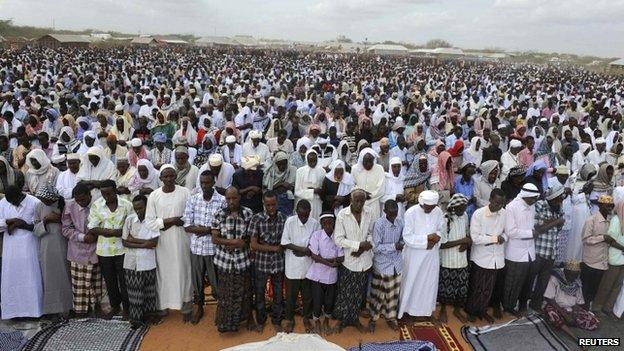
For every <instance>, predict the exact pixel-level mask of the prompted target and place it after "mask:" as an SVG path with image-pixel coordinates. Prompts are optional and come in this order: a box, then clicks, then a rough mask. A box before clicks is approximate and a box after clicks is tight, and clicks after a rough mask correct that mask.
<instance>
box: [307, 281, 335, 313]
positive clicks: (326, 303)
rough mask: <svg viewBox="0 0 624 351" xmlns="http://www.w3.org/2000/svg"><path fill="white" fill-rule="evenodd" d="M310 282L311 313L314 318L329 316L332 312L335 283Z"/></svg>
mask: <svg viewBox="0 0 624 351" xmlns="http://www.w3.org/2000/svg"><path fill="white" fill-rule="evenodd" d="M311 283H312V311H313V312H312V314H313V317H314V319H319V318H321V316H323V315H325V317H330V316H331V315H332V314H333V313H334V302H335V301H336V284H323V283H319V282H314V281H313V282H311Z"/></svg>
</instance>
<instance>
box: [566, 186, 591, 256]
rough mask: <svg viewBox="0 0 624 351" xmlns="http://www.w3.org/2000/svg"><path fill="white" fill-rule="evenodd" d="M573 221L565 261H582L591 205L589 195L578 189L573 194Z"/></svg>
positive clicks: (571, 199)
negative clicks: (584, 230) (584, 236)
mask: <svg viewBox="0 0 624 351" xmlns="http://www.w3.org/2000/svg"><path fill="white" fill-rule="evenodd" d="M570 201H571V203H572V215H571V219H572V223H571V225H570V233H569V236H568V243H567V245H566V253H565V261H566V262H567V261H571V260H573V261H576V262H582V260H583V226H584V225H585V221H586V220H587V218H589V216H590V215H591V205H590V203H589V199H588V197H587V196H586V195H585V194H584V193H582V192H578V191H577V190H575V191H574V193H573V194H572V195H571V198H570Z"/></svg>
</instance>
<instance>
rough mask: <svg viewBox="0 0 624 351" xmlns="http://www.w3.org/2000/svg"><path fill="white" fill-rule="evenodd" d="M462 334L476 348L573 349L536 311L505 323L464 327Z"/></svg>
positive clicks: (508, 350) (478, 350)
mask: <svg viewBox="0 0 624 351" xmlns="http://www.w3.org/2000/svg"><path fill="white" fill-rule="evenodd" d="M462 335H463V337H464V339H465V340H466V341H467V342H468V343H469V344H470V345H471V346H472V348H473V349H474V350H475V351H498V350H505V351H524V350H540V351H548V350H553V351H567V350H570V349H569V348H568V346H566V344H565V343H564V342H563V340H562V339H561V338H560V337H559V336H557V334H556V333H555V332H554V331H553V330H552V329H551V328H550V326H549V325H548V323H546V321H544V319H542V317H540V316H539V315H536V314H534V315H529V316H527V317H523V318H520V319H515V320H512V321H510V322H507V323H504V324H498V325H491V326H485V327H468V326H464V327H463V328H462Z"/></svg>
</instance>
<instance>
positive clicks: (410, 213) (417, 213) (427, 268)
mask: <svg viewBox="0 0 624 351" xmlns="http://www.w3.org/2000/svg"><path fill="white" fill-rule="evenodd" d="M443 221H444V214H443V213H442V210H441V209H440V208H439V207H436V208H435V209H433V211H431V213H425V211H424V210H423V209H422V207H420V206H419V205H415V206H412V207H410V209H408V210H407V212H405V227H404V228H403V240H404V241H405V247H404V248H403V274H402V275H401V294H400V298H399V302H400V305H399V316H398V318H402V317H403V314H404V313H407V314H409V315H411V316H415V317H425V316H431V314H432V312H433V311H434V310H435V307H436V301H437V297H438V275H439V274H440V244H442V243H444V238H445V237H444V236H443V235H442V226H443ZM431 233H435V234H438V235H439V236H440V241H439V242H438V243H437V244H436V245H435V246H434V247H433V248H432V249H430V250H427V236H428V235H429V234H431Z"/></svg>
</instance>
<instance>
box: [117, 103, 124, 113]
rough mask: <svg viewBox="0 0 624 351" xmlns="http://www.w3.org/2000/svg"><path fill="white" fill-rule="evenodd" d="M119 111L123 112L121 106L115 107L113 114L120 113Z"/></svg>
mask: <svg viewBox="0 0 624 351" xmlns="http://www.w3.org/2000/svg"><path fill="white" fill-rule="evenodd" d="M121 111H123V105H117V106H115V112H121Z"/></svg>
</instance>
